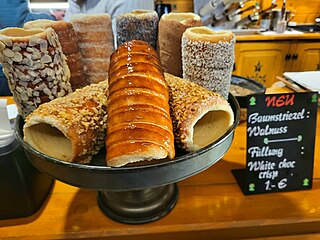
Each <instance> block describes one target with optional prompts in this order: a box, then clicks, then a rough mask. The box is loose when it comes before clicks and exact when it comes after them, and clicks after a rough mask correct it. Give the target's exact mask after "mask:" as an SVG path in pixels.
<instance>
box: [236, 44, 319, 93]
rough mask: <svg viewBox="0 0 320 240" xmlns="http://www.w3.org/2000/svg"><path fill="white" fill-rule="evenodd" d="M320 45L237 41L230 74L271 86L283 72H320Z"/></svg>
mask: <svg viewBox="0 0 320 240" xmlns="http://www.w3.org/2000/svg"><path fill="white" fill-rule="evenodd" d="M319 70H320V42H310V41H302V40H301V41H300V40H298V41H259V42H239V43H236V47H235V69H234V71H233V74H235V75H239V76H243V77H247V78H251V79H254V80H256V81H258V82H260V83H262V84H264V85H265V86H266V87H270V86H271V85H272V84H273V82H274V81H276V76H282V74H283V72H301V71H319Z"/></svg>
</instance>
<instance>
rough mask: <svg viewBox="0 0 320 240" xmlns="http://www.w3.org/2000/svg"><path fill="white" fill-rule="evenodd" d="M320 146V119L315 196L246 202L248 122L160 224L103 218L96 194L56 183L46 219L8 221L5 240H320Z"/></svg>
mask: <svg viewBox="0 0 320 240" xmlns="http://www.w3.org/2000/svg"><path fill="white" fill-rule="evenodd" d="M319 112H320V110H319ZM319 112H318V113H319ZM319 143H320V117H319V116H318V120H317V136H316V148H315V159H314V163H315V164H314V166H315V167H314V180H313V181H314V185H313V189H311V190H305V191H294V192H284V193H268V194H260V195H251V196H245V195H243V193H242V192H241V190H240V188H239V186H238V184H237V183H236V182H235V179H234V177H233V175H232V174H231V170H232V169H239V168H244V167H245V162H246V160H245V156H246V150H245V147H246V124H245V123H244V122H242V123H240V125H239V126H238V127H237V129H236V131H235V137H234V140H233V143H232V146H231V147H230V149H229V150H228V152H227V154H226V155H225V156H224V157H223V158H222V159H221V160H220V161H219V162H218V163H216V164H215V165H213V166H212V167H210V168H209V169H207V170H205V171H203V172H201V173H199V174H197V175H195V176H193V177H190V178H188V179H186V180H184V181H181V182H179V183H178V186H179V200H178V203H177V205H176V206H175V208H174V209H173V210H172V211H171V212H170V213H169V214H168V215H167V216H165V217H164V218H162V219H160V220H158V221H155V222H152V223H148V224H142V225H127V224H121V223H118V222H115V221H113V220H111V219H109V218H108V217H106V216H105V215H104V214H103V213H102V212H101V211H100V209H99V207H98V204H97V193H96V191H93V190H87V189H79V188H77V187H73V186H70V185H67V184H64V183H62V182H59V181H55V185H54V188H53V191H52V192H51V194H50V195H49V197H48V199H47V201H46V203H45V205H44V206H43V207H42V209H41V210H40V211H39V212H38V213H36V214H35V215H33V216H31V217H27V218H21V219H12V220H1V221H0V239H66V238H82V239H160V240H161V239H185V240H188V239H235V238H241V239H245V238H255V239H282V240H283V239H301V238H304V239H320V144H319ZM0 187H1V186H0ZM0 197H1V196H0ZM312 233H313V234H312Z"/></svg>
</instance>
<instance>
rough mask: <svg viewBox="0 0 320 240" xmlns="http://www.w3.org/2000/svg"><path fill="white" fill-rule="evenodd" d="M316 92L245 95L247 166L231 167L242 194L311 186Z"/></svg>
mask: <svg viewBox="0 0 320 240" xmlns="http://www.w3.org/2000/svg"><path fill="white" fill-rule="evenodd" d="M317 101H318V94H317V93H316V92H307V93H286V94H269V95H251V96H249V97H248V98H247V146H246V151H247V153H246V154H247V156H246V168H245V169H238V170H233V171H232V172H233V174H234V176H235V178H236V180H237V182H238V184H239V186H240V187H241V189H242V191H243V193H244V194H246V195H247V194H258V193H269V192H282V191H293V190H303V189H311V188H312V176H313V161H314V145H315V135H316V134H315V131H316V118H317Z"/></svg>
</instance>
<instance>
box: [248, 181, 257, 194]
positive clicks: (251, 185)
mask: <svg viewBox="0 0 320 240" xmlns="http://www.w3.org/2000/svg"><path fill="white" fill-rule="evenodd" d="M255 186H256V185H255V184H254V183H250V184H249V192H254V191H255V189H254V188H255Z"/></svg>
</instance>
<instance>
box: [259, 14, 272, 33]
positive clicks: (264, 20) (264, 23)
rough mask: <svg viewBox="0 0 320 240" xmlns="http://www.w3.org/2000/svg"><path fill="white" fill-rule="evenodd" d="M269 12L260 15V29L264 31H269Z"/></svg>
mask: <svg viewBox="0 0 320 240" xmlns="http://www.w3.org/2000/svg"><path fill="white" fill-rule="evenodd" d="M270 24H271V11H267V12H265V13H264V14H262V15H261V21H260V28H261V29H265V30H266V31H268V30H270Z"/></svg>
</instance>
